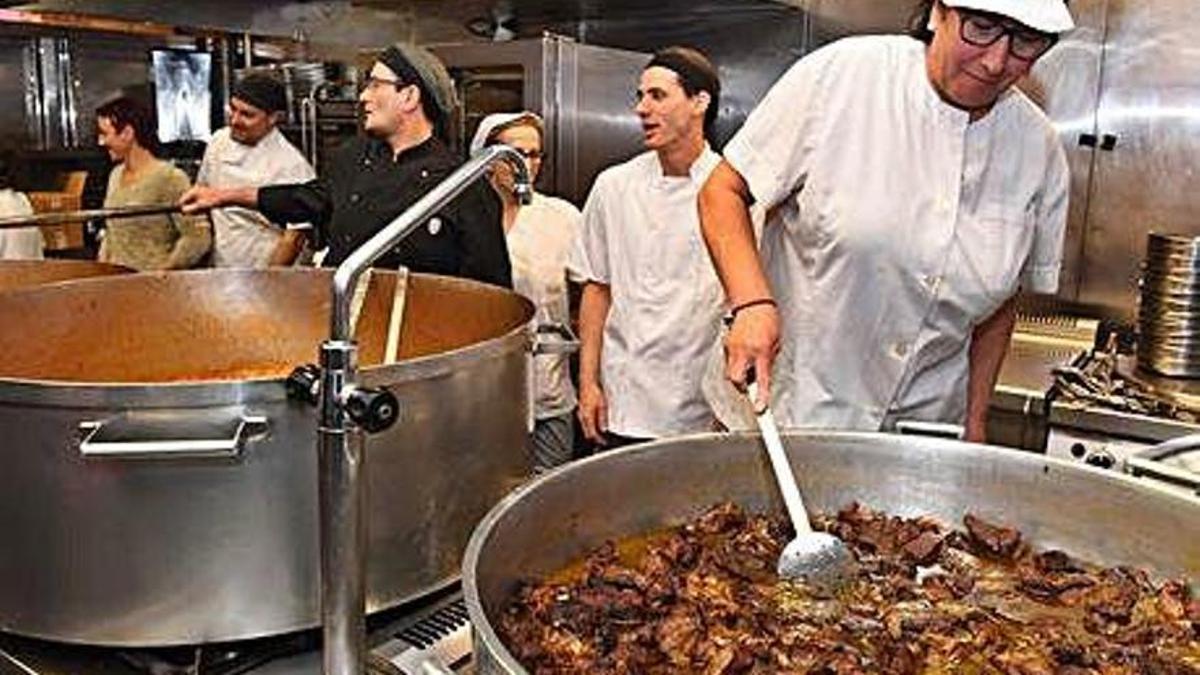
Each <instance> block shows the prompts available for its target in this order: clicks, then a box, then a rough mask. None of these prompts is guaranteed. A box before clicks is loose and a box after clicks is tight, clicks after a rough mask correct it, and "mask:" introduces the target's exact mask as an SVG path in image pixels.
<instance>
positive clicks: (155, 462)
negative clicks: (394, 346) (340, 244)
mask: <svg viewBox="0 0 1200 675" xmlns="http://www.w3.org/2000/svg"><path fill="white" fill-rule="evenodd" d="M394 286H395V277H394V275H391V274H379V273H376V275H375V276H374V277H373V278H372V282H371V290H370V292H369V293H368V295H367V296H366V299H365V301H364V303H363V307H362V312H361V318H360V320H359V322H358V338H359V340H360V343H361V346H362V349H361V351H360V362H361V363H362V365H363V366H364V367H363V369H362V371H361V376H362V381H363V382H364V383H365V384H367V385H370V386H385V387H387V388H389V389H390V390H391V391H392V392H393V393H394V394H395V395H396V396H397V397H398V398H399V400H400V405H401V418H400V421H399V423H398V424H396V425H395V426H394V427H392V428H391V429H390V430H389V431H387V432H386V433H382V434H379V435H372V436H370V437H369V439H368V441H367V451H366V456H367V458H368V460H367V461H368V468H367V472H366V473H367V476H368V484H369V495H370V496H369V508H368V513H369V516H368V520H369V525H368V527H369V540H370V560H369V564H368V605H369V608H370V609H371V610H376V609H380V608H383V607H387V606H392V605H395V604H397V603H400V602H402V601H404V600H407V599H410V598H413V597H415V596H418V595H420V594H423V593H425V592H428V591H429V590H431V589H433V588H435V587H439V586H442V585H444V584H446V583H449V582H450V581H452V580H453V579H455V578H456V577H457V574H458V569H459V563H460V561H461V556H462V552H463V548H464V546H465V544H466V541H467V538H468V537H469V535H470V532H471V529H472V528H473V526H474V525H475V524H476V523H477V522H478V520H479V519H480V517H482V516H483V514H484V513H486V511H487V510H488V509H489V508H490V507H491V506H492V505H493V504H495V502H496V501H497V500H498V499H499V498H500V497H501V496H502V495H504V494H505V493H506V492H507V491H508V490H510V489H511V488H512V487H513V486H514V485H515V484H516V483H517V482H519V481H520V480H521V479H522V477H523V476H524V475H525V474H526V472H527V469H528V466H529V458H528V456H527V454H526V429H527V427H526V425H527V419H528V414H529V408H528V400H527V395H526V392H527V386H528V385H527V377H528V363H527V361H528V359H529V346H530V341H531V333H532V329H531V326H530V319H531V317H532V316H533V308H532V306H531V305H530V304H529V302H528V301H526V300H524V299H522V298H521V297H519V296H517V295H516V294H514V293H511V292H508V291H505V290H503V289H498V288H494V287H491V286H485V285H483V284H478V283H473V282H468V281H463V280H457V279H448V278H441V277H431V276H424V275H412V276H410V277H409V279H408V283H407V289H408V290H407V292H408V295H407V301H406V302H405V310H404V317H405V319H404V329H403V332H402V336H401V341H400V355H401V362H400V363H397V364H392V365H387V366H379V365H373V364H378V362H379V361H380V359H381V355H382V353H383V350H384V342H385V336H386V332H387V326H388V316H389V312H390V309H391V307H392V304H393V299H392V292H393V289H394ZM329 287H330V275H329V274H328V273H325V272H318V271H301V270H280V271H249V270H246V271H206V272H185V273H178V272H177V273H170V274H142V275H130V276H128V277H113V278H109V279H94V280H86V281H78V282H73V283H71V284H62V285H58V286H43V287H39V288H32V289H24V290H17V291H12V292H9V293H5V294H0V354H4V358H3V359H2V360H0V434H3V437H4V441H3V442H2V443H0V458H2V459H0V464H2V465H3V469H2V470H0V532H3V535H4V545H3V546H2V547H0V589H2V591H0V630H4V631H12V632H16V633H20V634H24V635H31V636H37V637H45V638H51V639H56V640H62V641H71V642H83V643H91V644H105V645H165V644H180V643H195V642H208V641H222V640H232V639H240V638H249V637H254V636H260V635H267V634H274V633H280V632H284V631H290V630H295V629H301V628H308V627H312V626H315V625H317V624H318V623H319V611H318V589H319V583H318V578H317V577H318V542H317V529H318V528H317V479H316V466H317V457H316V450H315V445H316V419H317V415H316V410H315V409H313V408H311V407H310V406H309V405H308V404H303V403H299V402H295V401H290V400H288V399H287V398H286V396H285V387H284V380H283V378H284V377H285V376H286V375H287V374H288V373H289V371H290V370H291V369H292V367H293V366H296V365H298V364H301V363H306V362H312V361H313V360H315V358H316V356H317V346H318V344H319V342H320V341H321V340H322V339H323V338H324V337H325V336H326V332H327V331H328V319H329V313H330V309H329ZM92 422H99V423H104V424H103V426H101V427H100V428H97V427H96V426H94V425H89V423H92ZM263 422H265V424H263ZM81 425H83V426H82V427H81ZM93 433H94V435H91V434H93ZM171 436H174V437H175V438H171ZM85 438H86V440H85ZM125 440H135V441H136V440H140V441H141V444H140V445H139V444H136V443H134V444H129V443H122V441H125Z"/></svg>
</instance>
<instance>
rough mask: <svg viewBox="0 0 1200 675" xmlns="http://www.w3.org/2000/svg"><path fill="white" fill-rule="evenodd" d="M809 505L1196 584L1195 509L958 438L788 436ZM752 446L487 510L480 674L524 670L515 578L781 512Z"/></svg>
mask: <svg viewBox="0 0 1200 675" xmlns="http://www.w3.org/2000/svg"><path fill="white" fill-rule="evenodd" d="M784 441H785V444H786V445H787V450H788V455H789V459H790V460H791V463H792V467H793V469H795V472H796V477H797V480H798V481H799V483H800V488H801V489H802V490H803V491H804V497H805V501H806V502H807V503H808V504H809V506H810V507H811V508H814V509H817V510H821V511H833V510H837V509H840V508H842V507H844V506H846V505H847V504H849V503H851V502H854V501H858V502H860V503H862V504H864V505H866V506H869V507H871V508H876V509H883V510H885V511H888V512H890V513H893V514H897V515H903V516H916V515H921V514H931V515H934V516H936V517H938V518H940V519H941V520H942V521H943V522H945V523H947V524H952V525H957V524H958V523H959V522H960V521H961V519H962V517H963V515H964V514H966V513H968V512H970V513H975V514H977V515H979V516H981V517H983V518H984V519H987V520H991V521H993V522H1002V523H1005V524H1008V525H1012V526H1015V527H1017V528H1019V529H1020V530H1021V531H1022V532H1023V533H1024V534H1025V535H1026V537H1027V538H1028V540H1029V541H1031V542H1032V543H1034V544H1035V545H1036V546H1039V547H1048V548H1060V549H1062V550H1065V551H1067V552H1069V553H1072V554H1074V555H1077V556H1079V557H1081V558H1083V559H1085V560H1092V561H1095V562H1101V563H1104V564H1107V565H1118V564H1131V565H1135V566H1139V567H1147V568H1149V569H1150V570H1152V571H1154V572H1157V573H1158V574H1161V575H1164V576H1177V575H1187V576H1189V577H1191V578H1192V579H1193V580H1194V581H1195V580H1200V499H1198V498H1196V497H1190V496H1186V495H1181V494H1179V493H1176V492H1172V491H1168V490H1167V489H1165V488H1162V487H1159V486H1157V485H1156V484H1155V483H1150V482H1145V481H1143V480H1138V479H1133V478H1129V477H1126V476H1122V475H1119V474H1115V473H1112V472H1106V471H1104V470H1101V469H1095V468H1092V467H1089V466H1085V465H1082V464H1078V463H1068V462H1064V461H1059V460H1055V459H1050V458H1047V457H1044V456H1041V455H1034V454H1029V453H1022V452H1017V451H1013V450H1007V449H1002V448H993V447H984V446H978V445H970V444H967V443H961V442H958V441H946V440H936V439H925V438H914V437H912V436H894V435H885V434H823V433H792V434H787V435H785V437H784ZM777 494H778V489H777V488H776V485H775V479H774V478H773V477H772V475H771V469H770V465H769V464H768V462H767V460H766V457H765V453H764V450H763V449H762V445H761V440H760V439H759V437H758V436H755V435H734V436H712V435H710V436H696V437H691V438H681V439H673V440H666V441H660V442H657V443H651V444H648V445H642V446H635V447H632V448H628V449H624V450H617V451H614V452H610V453H606V454H603V455H600V456H597V457H592V458H589V459H587V460H584V461H582V462H578V463H575V464H573V465H569V466H566V467H563V468H561V469H558V470H556V471H554V472H552V473H550V474H547V475H545V476H543V477H541V478H539V479H538V480H536V481H534V482H532V483H530V484H529V485H526V486H524V487H522V488H521V489H520V490H517V491H516V492H514V493H513V494H511V495H510V496H508V497H507V498H505V500H504V501H503V502H501V503H500V504H498V505H497V506H496V508H494V509H493V510H492V511H491V513H489V514H488V516H487V517H486V518H485V519H484V520H483V521H482V522H481V523H480V525H479V528H478V529H477V530H476V531H475V534H474V535H473V536H472V538H471V543H470V545H469V546H468V548H467V555H466V559H465V560H464V563H463V588H464V592H465V594H466V601H467V609H468V611H469V612H470V615H471V623H472V625H473V626H474V629H475V652H474V654H475V661H476V664H477V665H478V670H479V672H480V673H489V674H490V673H514V674H516V673H524V672H525V671H524V669H522V668H521V666H520V664H518V663H517V661H516V660H514V659H513V656H512V654H511V653H509V651H508V649H507V648H506V647H505V646H504V644H503V642H501V640H500V638H499V636H498V635H497V633H496V630H495V626H496V625H497V620H498V619H499V617H501V616H502V613H503V611H504V608H505V606H506V605H507V604H508V603H509V602H510V601H511V600H512V598H513V595H514V593H515V592H516V590H517V588H518V587H519V585H520V584H521V583H522V582H523V581H527V580H529V579H534V578H538V577H543V576H545V575H547V574H550V573H553V572H557V571H558V570H560V569H562V568H563V567H564V566H566V564H567V563H569V562H571V561H573V560H576V559H578V558H579V557H581V556H583V555H584V554H585V553H587V552H589V551H591V550H593V549H595V548H596V547H598V546H600V545H601V544H603V543H604V541H605V540H607V539H621V538H624V537H628V536H632V535H636V534H641V533H646V532H651V531H654V530H658V529H660V528H663V527H666V526H670V525H677V524H679V523H682V522H684V521H687V520H689V519H691V518H694V517H696V516H698V515H700V513H702V512H703V511H704V510H705V509H707V508H708V507H710V506H712V505H713V504H716V503H718V502H722V501H726V500H732V501H735V502H737V503H739V504H741V505H743V506H744V507H746V508H748V509H751V510H767V509H771V510H782V506H781V504H779V503H778V498H777Z"/></svg>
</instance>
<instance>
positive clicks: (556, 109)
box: [430, 35, 650, 205]
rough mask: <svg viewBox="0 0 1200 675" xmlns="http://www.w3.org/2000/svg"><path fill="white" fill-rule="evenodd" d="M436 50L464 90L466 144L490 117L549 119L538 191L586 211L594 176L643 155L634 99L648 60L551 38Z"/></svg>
mask: <svg viewBox="0 0 1200 675" xmlns="http://www.w3.org/2000/svg"><path fill="white" fill-rule="evenodd" d="M430 49H431V50H432V51H433V52H434V53H435V54H437V56H438V58H440V59H441V60H442V62H443V63H445V64H446V67H447V68H448V69H449V71H450V74H451V75H452V76H453V77H454V79H455V83H456V86H457V87H458V90H459V98H460V100H461V101H462V103H463V115H462V119H461V121H460V124H459V130H458V134H459V138H460V142H461V143H464V144H465V143H468V142H470V139H471V136H472V135H473V134H474V133H475V128H476V127H477V126H478V125H479V121H480V120H481V119H482V118H483V117H484V116H486V115H487V114H489V113H493V112H514V111H516V110H519V109H526V110H532V111H534V112H536V113H538V114H539V115H541V116H542V117H543V118H544V119H545V123H546V139H545V149H546V151H547V157H546V160H545V162H544V163H543V167H542V177H541V179H540V181H539V186H540V188H541V189H543V190H544V191H546V192H548V193H550V194H554V195H557V196H560V197H564V198H566V199H569V200H571V201H573V202H575V203H576V204H580V205H581V204H583V201H584V200H585V199H586V198H587V192H588V190H589V189H591V185H592V181H593V180H594V179H595V177H596V174H598V173H599V172H600V171H601V170H603V169H604V168H605V167H607V166H610V165H612V164H616V163H618V162H622V161H624V160H626V159H629V158H630V157H632V156H633V155H635V154H637V153H638V152H640V151H641V149H642V141H641V126H640V124H639V122H638V118H637V116H636V115H635V114H634V112H633V92H634V91H635V90H636V89H637V79H638V75H639V73H641V71H642V68H644V67H645V65H646V63H647V62H648V61H649V59H650V57H649V55H648V54H642V53H640V52H634V51H626V50H623V49H612V48H608V47H597V46H595V45H584V44H579V43H576V42H574V41H573V40H570V39H568V38H563V37H558V36H552V35H548V36H546V37H543V38H540V39H536V40H517V41H514V42H497V43H464V44H444V45H431V46H430Z"/></svg>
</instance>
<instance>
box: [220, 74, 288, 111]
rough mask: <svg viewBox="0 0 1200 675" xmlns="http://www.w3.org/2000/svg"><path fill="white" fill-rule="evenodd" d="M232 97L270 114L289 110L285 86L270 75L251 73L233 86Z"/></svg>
mask: <svg viewBox="0 0 1200 675" xmlns="http://www.w3.org/2000/svg"><path fill="white" fill-rule="evenodd" d="M230 97H232V98H237V99H241V100H242V101H243V102H245V103H249V104H250V105H252V106H254V107H255V108H258V109H259V110H263V111H265V112H269V113H273V112H281V111H284V110H287V92H286V91H284V88H283V84H282V83H280V82H279V80H276V79H275V78H273V77H271V76H270V75H263V74H260V73H251V74H249V75H247V76H245V77H243V78H242V79H241V80H239V81H238V82H237V84H235V85H233V90H232V91H231V92H230Z"/></svg>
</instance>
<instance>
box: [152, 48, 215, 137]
mask: <svg viewBox="0 0 1200 675" xmlns="http://www.w3.org/2000/svg"><path fill="white" fill-rule="evenodd" d="M150 60H151V68H152V71H153V75H154V102H155V108H156V111H157V113H158V140H159V141H161V142H163V143H172V142H174V141H207V140H208V139H209V138H210V137H211V136H212V54H210V53H208V52H192V51H185V50H178V49H155V50H152V51H151V52H150Z"/></svg>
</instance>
